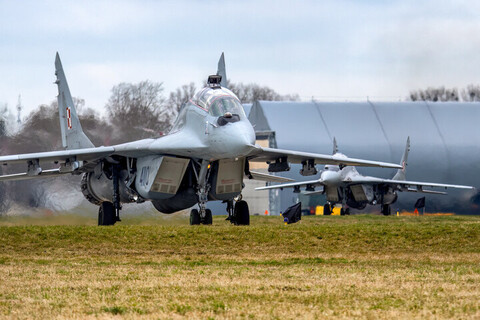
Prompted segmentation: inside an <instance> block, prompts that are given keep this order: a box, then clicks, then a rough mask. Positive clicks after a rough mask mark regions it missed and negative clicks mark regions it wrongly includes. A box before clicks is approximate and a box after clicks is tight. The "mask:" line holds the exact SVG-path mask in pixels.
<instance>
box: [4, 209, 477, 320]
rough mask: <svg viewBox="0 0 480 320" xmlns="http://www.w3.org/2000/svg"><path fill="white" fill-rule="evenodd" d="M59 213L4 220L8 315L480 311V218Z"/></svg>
mask: <svg viewBox="0 0 480 320" xmlns="http://www.w3.org/2000/svg"><path fill="white" fill-rule="evenodd" d="M16 219H18V220H16ZM48 219H50V221H49V222H48V221H40V220H37V219H33V220H30V223H31V224H42V225H29V224H28V223H27V222H28V219H27V218H25V217H22V218H12V217H10V218H0V272H1V273H2V275H3V277H2V281H0V316H3V317H12V316H13V317H16V316H18V315H22V316H21V317H26V318H31V317H40V318H44V317H49V318H50V317H66V318H84V317H108V315H110V316H121V317H125V318H137V317H146V318H175V317H189V318H201V319H206V318H252V317H253V318H269V319H270V318H297V317H306V318H318V317H325V316H330V317H333V318H345V317H347V318H348V317H355V318H386V317H393V318H405V317H432V318H469V317H472V318H475V317H480V302H479V300H480V299H479V297H480V286H479V285H478V284H479V283H480V217H472V216H470V217H467V216H450V217H383V216H372V215H361V216H329V217H324V216H317V217H315V216H313V217H303V219H302V221H301V222H300V223H297V224H292V225H284V224H283V222H282V219H281V217H262V216H253V217H251V225H250V226H232V225H230V224H229V223H228V222H226V221H225V220H224V219H225V217H214V225H213V226H189V225H187V224H188V218H187V217H186V216H178V217H176V218H172V219H169V220H168V219H167V220H165V219H158V220H155V219H153V218H150V221H152V222H153V225H138V224H135V223H144V221H143V222H142V221H141V217H135V218H134V219H131V220H130V221H129V218H128V217H126V218H125V219H124V221H123V222H122V223H120V224H118V225H116V226H113V227H97V226H91V225H88V224H90V221H89V220H88V219H90V220H94V219H91V218H88V217H84V218H82V219H84V220H82V221H84V222H85V223H82V224H84V225H80V226H76V225H65V224H68V223H65V219H66V217H52V218H47V220H48ZM56 220H60V221H61V223H60V224H62V225H48V224H55V221H56ZM71 221H73V222H75V221H78V220H75V219H72V220H71ZM93 222H94V221H93ZM46 224H47V225H46ZM85 224H86V225H85Z"/></svg>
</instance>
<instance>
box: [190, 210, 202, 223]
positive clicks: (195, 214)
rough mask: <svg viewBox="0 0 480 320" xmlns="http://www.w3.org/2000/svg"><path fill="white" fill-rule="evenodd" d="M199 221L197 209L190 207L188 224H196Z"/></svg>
mask: <svg viewBox="0 0 480 320" xmlns="http://www.w3.org/2000/svg"><path fill="white" fill-rule="evenodd" d="M200 222H201V221H200V213H199V212H198V210H197V209H192V211H190V225H191V226H194V225H198V224H200Z"/></svg>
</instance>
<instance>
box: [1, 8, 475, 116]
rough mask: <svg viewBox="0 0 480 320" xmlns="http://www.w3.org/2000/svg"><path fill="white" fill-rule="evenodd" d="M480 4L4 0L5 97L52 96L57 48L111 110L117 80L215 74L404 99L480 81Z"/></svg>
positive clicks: (311, 92)
mask: <svg viewBox="0 0 480 320" xmlns="http://www.w3.org/2000/svg"><path fill="white" fill-rule="evenodd" d="M479 35H480V1H458V0H457V1H441V0H435V1H433V0H432V1H418V0H417V1H405V0H402V1H338V0H336V1H279V0H275V1H259V0H255V1H226V0H223V1H218V0H216V1H179V0H177V1H117V0H115V1H65V0H64V1H7V0H5V1H4V0H0V104H2V103H8V105H9V106H10V107H14V106H15V105H16V103H17V97H18V94H21V95H22V102H23V105H24V107H25V109H26V110H27V111H26V112H25V113H24V116H25V115H26V114H27V113H28V111H30V110H32V109H34V108H35V107H36V106H38V105H40V104H46V103H50V102H51V101H52V100H54V99H55V97H56V94H57V89H56V87H55V86H54V85H53V84H52V83H53V81H54V80H55V76H54V58H55V52H56V51H58V52H59V53H60V57H61V59H62V62H63V66H64V69H65V72H66V75H67V79H68V81H69V85H70V89H71V91H72V95H73V96H77V97H81V98H84V99H85V100H86V105H87V106H88V107H92V108H95V109H97V110H99V111H101V110H103V109H104V106H105V103H106V102H107V100H108V98H109V96H110V90H111V88H112V87H113V86H114V85H115V84H118V83H120V82H138V81H142V80H146V79H148V80H151V81H157V82H163V83H164V87H165V91H166V95H168V92H170V91H171V90H174V89H175V88H177V87H179V86H181V85H183V84H186V83H189V82H191V81H193V82H195V83H196V84H197V85H199V84H200V83H201V82H202V81H203V80H204V79H205V78H206V77H207V76H208V74H212V73H215V72H216V66H217V61H218V58H219V56H220V54H221V52H222V51H224V52H225V57H226V64H227V75H228V77H229V78H230V79H231V80H232V81H235V82H245V83H251V82H255V83H258V84H261V85H267V86H270V87H272V88H273V89H275V90H276V91H278V92H279V93H281V94H288V93H298V94H299V95H300V96H301V97H302V98H304V99H308V97H312V96H314V97H316V98H319V99H323V100H329V99H335V100H338V99H359V98H362V97H363V98H365V97H367V96H369V97H373V98H376V99H380V100H395V99H396V100H398V99H399V98H402V99H404V98H405V97H406V96H407V95H408V93H409V91H410V90H412V89H418V88H424V87H427V86H440V85H445V86H448V87H458V88H461V87H464V86H466V85H467V84H470V83H474V84H480V36H479Z"/></svg>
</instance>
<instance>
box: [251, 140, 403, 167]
mask: <svg viewBox="0 0 480 320" xmlns="http://www.w3.org/2000/svg"><path fill="white" fill-rule="evenodd" d="M255 147H256V148H255V149H254V150H252V152H251V154H250V155H249V161H252V162H267V161H270V162H273V161H275V160H277V159H281V158H285V157H286V158H287V160H288V161H289V162H292V163H302V162H303V161H308V160H314V161H315V164H333V165H344V166H361V167H383V168H395V169H401V168H402V166H400V165H398V164H393V163H388V162H380V161H371V160H362V159H355V158H348V157H345V156H338V155H325V154H319V153H309V152H300V151H292V150H283V149H274V148H265V147H260V146H258V145H257V146H255Z"/></svg>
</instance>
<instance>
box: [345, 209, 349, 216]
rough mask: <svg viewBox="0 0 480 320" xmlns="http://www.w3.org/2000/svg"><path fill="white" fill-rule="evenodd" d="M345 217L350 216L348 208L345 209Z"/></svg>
mask: <svg viewBox="0 0 480 320" xmlns="http://www.w3.org/2000/svg"><path fill="white" fill-rule="evenodd" d="M345 215H346V216H349V215H350V208H347V209H345Z"/></svg>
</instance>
